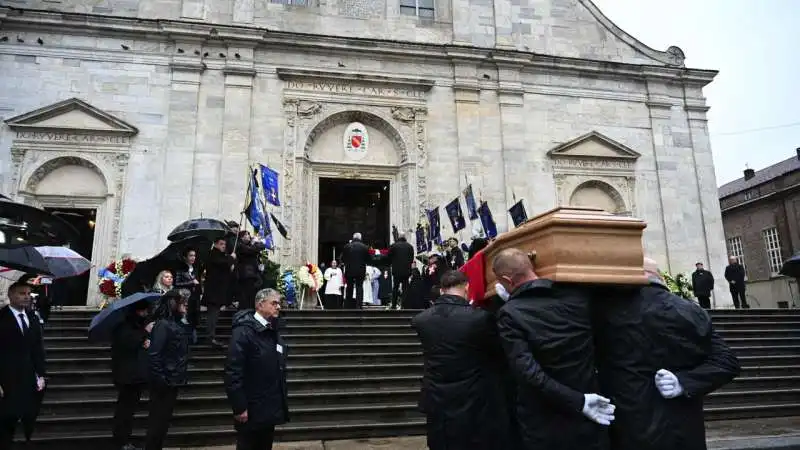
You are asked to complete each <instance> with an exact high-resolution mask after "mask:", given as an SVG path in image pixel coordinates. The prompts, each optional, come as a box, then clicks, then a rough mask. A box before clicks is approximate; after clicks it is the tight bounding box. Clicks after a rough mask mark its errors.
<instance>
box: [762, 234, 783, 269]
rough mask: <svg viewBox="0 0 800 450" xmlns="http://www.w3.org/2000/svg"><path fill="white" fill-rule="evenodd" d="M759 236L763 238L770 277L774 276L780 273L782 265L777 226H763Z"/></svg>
mask: <svg viewBox="0 0 800 450" xmlns="http://www.w3.org/2000/svg"><path fill="white" fill-rule="evenodd" d="M761 238H762V239H763V240H764V249H765V250H766V255H767V264H768V266H769V274H770V277H776V276H778V275H779V274H780V272H781V267H782V266H783V255H782V252H781V238H780V233H778V227H768V228H764V229H763V230H761Z"/></svg>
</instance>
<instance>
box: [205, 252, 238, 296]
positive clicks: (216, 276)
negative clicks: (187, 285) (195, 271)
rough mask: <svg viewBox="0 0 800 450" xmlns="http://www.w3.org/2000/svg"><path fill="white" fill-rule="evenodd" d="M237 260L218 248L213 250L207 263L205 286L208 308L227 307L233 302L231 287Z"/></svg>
mask: <svg viewBox="0 0 800 450" xmlns="http://www.w3.org/2000/svg"><path fill="white" fill-rule="evenodd" d="M234 262H235V260H234V259H233V258H232V257H231V256H230V255H226V254H224V253H223V252H221V251H219V250H217V249H216V248H213V249H211V252H210V253H209V254H208V262H207V263H206V280H205V284H203V301H204V302H205V304H206V305H208V306H216V307H219V306H225V305H227V304H229V303H230V302H231V298H230V290H229V286H230V284H231V282H232V277H233V275H232V273H231V266H232V265H233V264H234Z"/></svg>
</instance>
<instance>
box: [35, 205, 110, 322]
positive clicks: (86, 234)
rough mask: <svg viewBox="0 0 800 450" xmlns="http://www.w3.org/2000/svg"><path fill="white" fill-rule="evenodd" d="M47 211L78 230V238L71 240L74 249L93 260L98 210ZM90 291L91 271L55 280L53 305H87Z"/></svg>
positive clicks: (58, 209)
mask: <svg viewBox="0 0 800 450" xmlns="http://www.w3.org/2000/svg"><path fill="white" fill-rule="evenodd" d="M45 209H46V210H47V211H49V212H51V213H53V214H54V215H56V216H58V217H60V218H61V219H64V220H65V221H67V222H68V223H69V224H70V225H72V226H73V227H75V229H76V230H78V236H79V237H78V240H77V241H74V242H70V244H69V246H70V248H71V249H72V250H75V251H76V252H78V253H79V254H80V255H81V256H83V257H84V258H86V259H88V260H90V261H91V260H92V245H93V244H94V227H95V220H96V217H95V216H96V213H97V211H96V210H94V209H77V208H45ZM88 291H89V272H87V273H85V274H83V275H81V276H78V277H70V278H63V279H61V280H56V281H54V282H53V286H52V291H51V294H50V297H51V302H52V304H53V305H61V306H76V305H77V306H83V305H86V294H87V292H88Z"/></svg>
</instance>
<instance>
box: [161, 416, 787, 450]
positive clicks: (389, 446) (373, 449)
mask: <svg viewBox="0 0 800 450" xmlns="http://www.w3.org/2000/svg"><path fill="white" fill-rule="evenodd" d="M706 429H707V432H706V437H707V439H708V449H709V450H745V449H748V450H800V417H781V418H769V419H750V420H730V421H723V422H711V423H709V424H708V425H707V426H706ZM426 448H427V446H426V445H425V437H424V436H413V437H401V438H384V439H356V440H348V441H325V442H322V441H314V442H288V443H282V444H276V445H275V447H274V450H425V449H426ZM172 450H178V449H172ZM180 450H234V446H232V445H231V446H222V447H205V448H193V449H180Z"/></svg>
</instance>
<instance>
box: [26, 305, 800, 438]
mask: <svg viewBox="0 0 800 450" xmlns="http://www.w3.org/2000/svg"><path fill="white" fill-rule="evenodd" d="M414 314H416V312H415V311H371V310H365V311H290V312H288V313H286V314H285V315H286V317H287V328H286V330H285V331H284V335H285V337H286V340H287V343H288V347H289V352H288V355H289V371H288V376H289V404H290V414H291V422H290V423H289V424H287V425H284V426H281V427H279V429H278V432H277V438H278V439H279V440H281V441H297V440H320V439H322V440H329V439H342V438H360V437H384V436H399V435H412V434H421V433H422V432H423V426H424V418H423V416H422V415H421V414H420V413H419V412H418V411H417V407H416V406H417V400H418V397H419V381H420V377H421V374H422V355H421V349H420V345H419V341H418V340H417V338H416V336H415V334H414V332H413V330H412V329H411V328H410V326H409V323H410V319H411V317H412V316H413V315H414ZM92 315H93V312H91V311H57V312H54V313H53V315H52V317H51V321H50V324H49V326H48V327H47V329H46V331H45V333H46V337H45V345H46V348H47V357H48V367H49V376H50V380H49V386H48V389H47V392H46V396H45V399H44V402H43V405H42V408H41V413H40V416H39V419H38V425H37V428H36V434H35V436H34V440H35V441H36V443H37V444H38V445H37V447H36V448H43V449H59V450H69V449H73V448H74V449H86V448H92V449H98V450H99V449H104V448H111V447H110V442H109V438H110V430H111V419H112V415H113V409H114V402H115V398H116V392H115V389H114V386H113V385H112V383H111V372H110V352H109V348H108V347H107V346H104V345H97V344H92V343H89V342H88V341H87V339H86V329H87V326H88V324H89V321H90V319H91V317H92ZM712 316H713V320H714V323H715V325H716V328H717V330H718V331H719V332H720V334H722V336H723V337H724V338H725V339H726V340H727V342H728V343H729V345H731V346H732V347H733V348H734V350H735V351H736V354H737V355H738V356H739V358H740V361H741V364H742V367H743V370H742V374H741V376H740V377H739V378H738V379H737V380H736V381H735V382H733V383H731V384H730V385H729V386H727V387H725V388H724V389H722V390H721V391H719V392H715V393H714V394H712V395H711V396H709V398H708V400H707V402H706V417H707V419H708V420H725V419H736V418H753V417H777V416H793V415H800V310H749V311H715V312H714V313H713V314H712ZM220 322H221V329H222V331H221V334H222V335H223V337H227V336H228V335H229V334H230V323H231V316H230V314H224V315H223V316H222V318H221V319H220ZM201 334H202V329H201ZM224 360H225V351H224V350H219V349H214V348H211V347H210V346H207V345H198V346H195V347H193V348H192V354H191V366H190V374H189V379H190V383H189V385H188V386H186V387H185V388H184V389H183V390H182V391H181V393H180V396H179V401H178V405H177V407H176V409H175V414H174V416H173V420H172V422H171V424H172V425H171V428H170V432H169V444H170V445H172V446H176V447H177V446H192V445H202V446H207V445H212V444H230V443H232V442H233V440H234V439H233V436H234V434H233V419H232V413H231V410H230V408H229V406H228V403H227V401H226V397H225V393H224V388H223V381H222V367H223V364H224ZM145 411H146V409H145V408H144V407H143V408H142V410H141V411H140V413H138V414H137V416H136V424H135V432H134V433H135V437H136V438H137V439H141V437H142V436H143V434H144V427H145V423H146V412H145Z"/></svg>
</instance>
